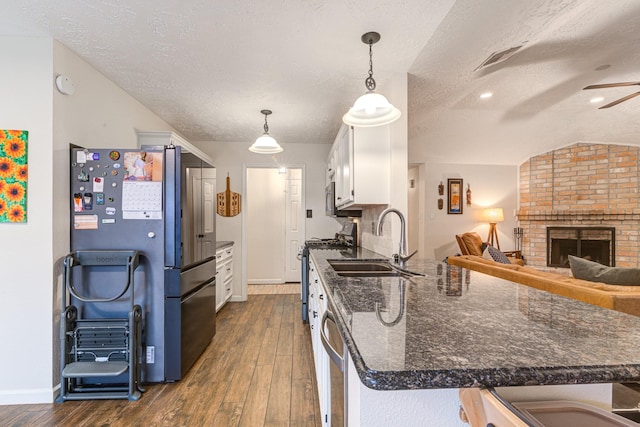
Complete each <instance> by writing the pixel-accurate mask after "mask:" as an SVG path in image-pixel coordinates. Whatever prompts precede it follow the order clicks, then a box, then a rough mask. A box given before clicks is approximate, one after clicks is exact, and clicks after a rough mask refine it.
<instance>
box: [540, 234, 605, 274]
mask: <svg viewBox="0 0 640 427" xmlns="http://www.w3.org/2000/svg"><path fill="white" fill-rule="evenodd" d="M615 236H616V231H615V228H614V227H547V266H548V267H560V268H569V255H573V256H577V257H581V258H585V259H588V260H591V261H594V262H598V263H600V264H603V265H608V266H612V267H613V266H615V263H616V257H615V246H616V245H615Z"/></svg>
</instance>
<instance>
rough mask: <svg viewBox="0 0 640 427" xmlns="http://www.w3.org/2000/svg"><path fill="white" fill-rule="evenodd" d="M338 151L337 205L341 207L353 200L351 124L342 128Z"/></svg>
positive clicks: (339, 135)
mask: <svg viewBox="0 0 640 427" xmlns="http://www.w3.org/2000/svg"><path fill="white" fill-rule="evenodd" d="M337 153H338V160H339V163H338V165H337V168H338V169H337V175H338V176H339V177H340V182H338V180H336V206H337V207H341V206H344V205H346V204H348V203H352V202H353V129H352V128H351V127H349V126H342V127H341V128H340V133H339V134H338V146H337Z"/></svg>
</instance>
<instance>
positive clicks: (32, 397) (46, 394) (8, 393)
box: [0, 384, 60, 405]
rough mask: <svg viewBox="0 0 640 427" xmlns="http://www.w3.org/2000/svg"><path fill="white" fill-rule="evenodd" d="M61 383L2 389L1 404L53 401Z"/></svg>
mask: <svg viewBox="0 0 640 427" xmlns="http://www.w3.org/2000/svg"><path fill="white" fill-rule="evenodd" d="M59 389H60V384H58V385H57V386H56V387H55V388H53V389H51V388H32V389H22V390H4V391H0V405H32V404H42V403H53V401H54V400H55V397H56V396H57V394H58V392H57V390H59Z"/></svg>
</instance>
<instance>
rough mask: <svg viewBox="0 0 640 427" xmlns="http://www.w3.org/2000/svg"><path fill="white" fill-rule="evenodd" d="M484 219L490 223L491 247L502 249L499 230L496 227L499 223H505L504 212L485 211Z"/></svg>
mask: <svg viewBox="0 0 640 427" xmlns="http://www.w3.org/2000/svg"><path fill="white" fill-rule="evenodd" d="M484 218H485V219H486V220H487V221H488V222H489V236H488V237H487V241H488V242H489V243H490V244H491V246H495V247H496V248H498V249H500V242H499V241H498V229H497V227H496V224H497V223H498V222H501V221H504V212H503V211H502V208H491V209H485V210H484ZM494 240H495V245H494Z"/></svg>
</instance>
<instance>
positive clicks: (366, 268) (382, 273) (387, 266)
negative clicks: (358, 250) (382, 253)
mask: <svg viewBox="0 0 640 427" xmlns="http://www.w3.org/2000/svg"><path fill="white" fill-rule="evenodd" d="M329 264H330V265H331V267H333V269H334V270H335V272H336V273H338V276H344V277H394V276H411V275H412V274H411V273H408V272H404V271H400V270H398V269H397V268H395V267H394V266H393V265H392V264H391V263H390V262H389V261H384V260H380V261H359V260H329Z"/></svg>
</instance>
